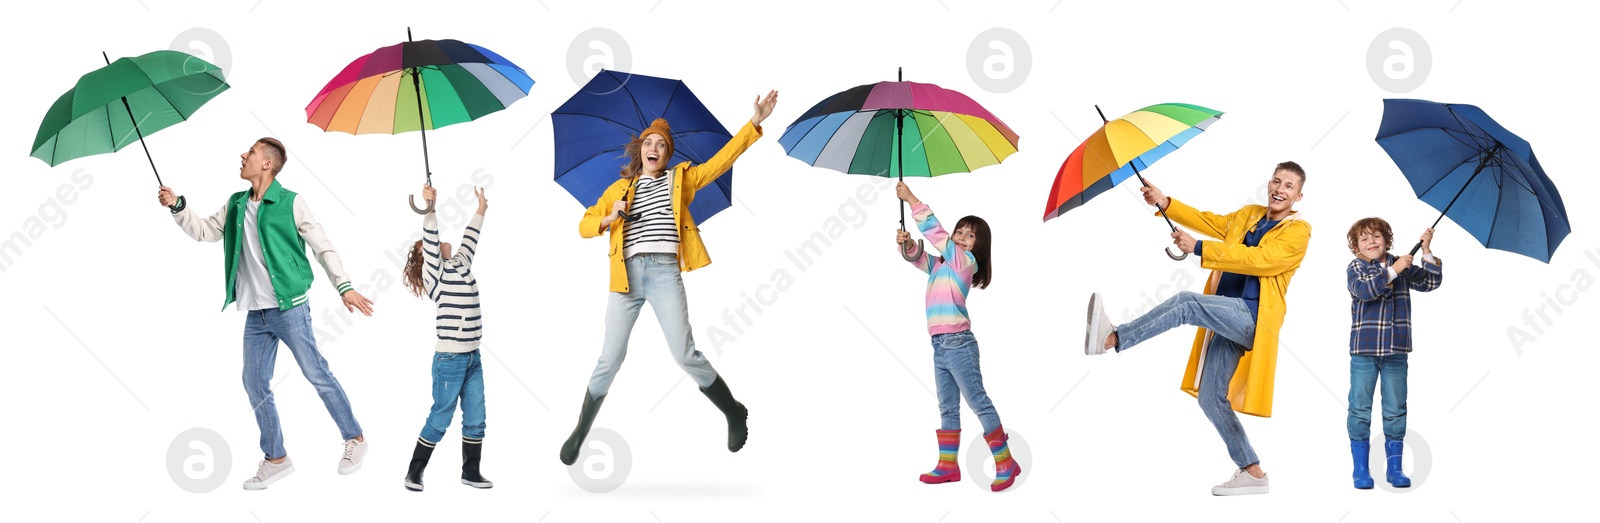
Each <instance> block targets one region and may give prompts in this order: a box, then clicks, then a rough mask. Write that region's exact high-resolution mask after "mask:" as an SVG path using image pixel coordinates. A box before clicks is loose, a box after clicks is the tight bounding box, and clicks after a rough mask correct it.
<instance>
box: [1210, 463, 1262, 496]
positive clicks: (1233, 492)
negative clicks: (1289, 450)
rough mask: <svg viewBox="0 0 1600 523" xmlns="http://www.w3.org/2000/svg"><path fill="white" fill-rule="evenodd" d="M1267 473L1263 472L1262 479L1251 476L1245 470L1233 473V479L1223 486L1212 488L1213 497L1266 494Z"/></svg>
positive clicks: (1229, 479)
mask: <svg viewBox="0 0 1600 523" xmlns="http://www.w3.org/2000/svg"><path fill="white" fill-rule="evenodd" d="M1266 493H1267V473H1265V472H1262V473H1261V478H1260V479H1257V478H1256V477H1255V476H1251V475H1250V473H1249V472H1245V470H1244V469H1239V470H1236V471H1233V477H1232V478H1228V481H1225V482H1223V483H1222V484H1221V485H1217V486H1215V487H1211V495H1213V496H1237V495H1240V494H1266Z"/></svg>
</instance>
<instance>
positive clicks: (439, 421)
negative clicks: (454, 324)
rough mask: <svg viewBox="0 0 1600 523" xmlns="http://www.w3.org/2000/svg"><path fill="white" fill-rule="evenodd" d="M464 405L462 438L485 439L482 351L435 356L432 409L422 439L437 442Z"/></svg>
mask: <svg viewBox="0 0 1600 523" xmlns="http://www.w3.org/2000/svg"><path fill="white" fill-rule="evenodd" d="M458 401H459V402H460V403H461V437H463V438H468V439H483V429H484V428H485V427H486V426H487V423H486V422H485V421H484V414H485V411H484V401H483V357H482V355H481V354H480V352H479V351H476V350H475V351H472V352H459V353H458V352H435V353H433V407H431V408H429V409H428V423H427V424H426V425H423V427H422V434H421V436H422V439H424V440H427V441H431V442H434V443H438V442H439V440H440V439H443V438H444V431H445V430H446V429H449V428H450V418H452V417H454V416H455V414H456V402H458Z"/></svg>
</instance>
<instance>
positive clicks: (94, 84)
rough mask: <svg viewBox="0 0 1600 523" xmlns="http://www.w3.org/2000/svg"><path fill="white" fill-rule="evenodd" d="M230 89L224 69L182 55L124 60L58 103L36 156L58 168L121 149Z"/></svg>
mask: <svg viewBox="0 0 1600 523" xmlns="http://www.w3.org/2000/svg"><path fill="white" fill-rule="evenodd" d="M227 89H228V84H227V82H225V81H224V79H223V77H222V70H221V69H218V68H217V66H215V65H212V64H210V63H208V62H206V61H205V60H201V59H199V58H196V57H194V56H191V55H188V54H185V53H181V52H178V51H166V50H163V51H155V52H151V53H147V54H144V55H140V56H136V57H131V58H118V59H117V60H116V61H114V62H111V63H109V64H107V65H106V66H105V67H102V68H100V69H96V70H95V71H92V72H90V73H89V74H85V75H83V76H82V77H81V78H79V79H78V83H77V85H76V86H74V87H73V88H72V89H70V90H68V91H67V92H66V94H63V95H61V97H60V98H58V99H56V103H55V104H54V105H51V106H50V110H49V111H48V112H46V113H45V115H44V121H42V122H40V123H39V132H38V134H37V135H36V136H35V137H34V140H33V149H32V150H33V153H32V154H31V156H33V157H34V158H38V159H40V160H43V161H44V162H45V163H47V164H50V165H51V166H52V167H53V166H56V165H60V164H61V163H62V162H65V161H68V160H72V159H75V158H82V157H84V156H91V155H96V154H101V153H109V152H115V151H120V150H122V148H123V147H127V146H128V145H129V144H132V143H134V142H138V141H140V139H141V137H142V136H148V135H150V134H154V133H155V132H156V131H160V130H162V129H166V128H167V127H170V126H172V125H173V124H176V123H178V122H182V121H184V120H188V119H189V117H190V116H193V115H194V113H195V111H197V110H199V109H200V106H202V105H205V103H206V102H209V101H211V99H212V98H214V97H216V96H217V95H218V94H221V93H222V92H223V91H226V90H227ZM135 124H137V128H135ZM152 167H153V164H152ZM158 183H159V178H158Z"/></svg>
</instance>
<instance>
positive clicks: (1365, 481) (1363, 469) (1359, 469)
mask: <svg viewBox="0 0 1600 523" xmlns="http://www.w3.org/2000/svg"><path fill="white" fill-rule="evenodd" d="M1371 452H1372V444H1370V443H1367V442H1366V441H1356V440H1350V459H1352V460H1354V461H1355V465H1356V468H1355V472H1352V473H1350V477H1352V478H1355V480H1356V488H1358V489H1363V490H1364V489H1370V488H1372V471H1370V470H1368V468H1367V463H1368V461H1367V460H1368V458H1369V457H1370V456H1371V455H1372V454H1371Z"/></svg>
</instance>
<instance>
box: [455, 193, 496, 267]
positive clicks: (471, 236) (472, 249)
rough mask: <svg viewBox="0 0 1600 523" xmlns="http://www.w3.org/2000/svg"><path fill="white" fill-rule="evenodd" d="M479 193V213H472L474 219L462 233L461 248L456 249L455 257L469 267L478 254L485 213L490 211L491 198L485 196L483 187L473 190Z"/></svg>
mask: <svg viewBox="0 0 1600 523" xmlns="http://www.w3.org/2000/svg"><path fill="white" fill-rule="evenodd" d="M473 192H474V193H475V194H477V195H478V213H477V214H474V215H472V221H470V222H468V223H467V230H466V232H463V233H462V234H461V248H460V249H456V255H455V256H454V258H455V259H456V261H457V262H459V263H460V264H462V265H465V266H467V267H471V266H472V258H473V257H475V256H477V255H478V235H480V234H482V233H483V215H484V213H486V212H489V200H488V199H487V198H485V197H484V196H483V188H481V187H480V188H477V189H475V190H474V191H473Z"/></svg>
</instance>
